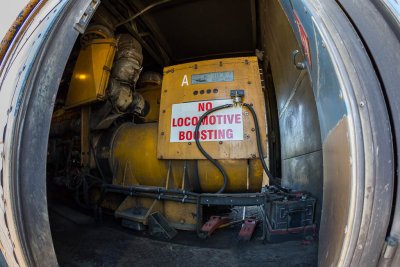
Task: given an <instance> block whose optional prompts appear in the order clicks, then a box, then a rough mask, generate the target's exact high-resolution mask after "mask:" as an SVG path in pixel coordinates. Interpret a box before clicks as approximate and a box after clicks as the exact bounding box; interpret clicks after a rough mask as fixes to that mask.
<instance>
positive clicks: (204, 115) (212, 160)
mask: <svg viewBox="0 0 400 267" xmlns="http://www.w3.org/2000/svg"><path fill="white" fill-rule="evenodd" d="M230 107H233V104H226V105H222V106H218V107H215V108H212V109H210V110H207V111H206V112H205V113H204V114H203V115H202V116H201V117H200V119H199V121H198V122H197V124H196V128H195V130H194V139H195V140H196V145H197V147H198V148H199V150H200V152H201V153H202V154H203V155H204V156H205V157H206V158H207V159H208V160H209V161H211V162H212V163H213V164H214V165H215V166H216V167H217V168H218V169H219V171H220V172H221V173H222V176H223V177H224V184H223V185H222V187H221V188H220V189H219V190H218V191H217V192H216V194H221V193H222V192H224V190H225V187H226V184H227V183H228V177H227V176H226V173H225V171H224V169H223V168H222V166H221V165H220V164H219V163H218V162H217V161H216V160H215V159H213V158H212V157H211V156H210V155H209V154H208V153H207V152H206V151H204V149H203V147H202V146H201V144H200V141H199V128H200V125H201V123H202V121H203V120H204V118H205V117H207V116H208V115H209V114H211V113H213V112H215V111H217V110H221V109H224V108H230Z"/></svg>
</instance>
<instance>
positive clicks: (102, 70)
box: [65, 38, 117, 108]
mask: <svg viewBox="0 0 400 267" xmlns="http://www.w3.org/2000/svg"><path fill="white" fill-rule="evenodd" d="M116 46H117V40H115V39H112V38H110V39H94V40H92V41H90V43H89V44H88V45H87V46H86V47H84V48H82V49H81V51H80V53H79V56H78V60H77V61H76V64H75V68H74V72H73V74H72V78H71V83H70V85H69V89H68V94H67V99H66V103H65V107H66V108H72V107H76V106H79V105H84V104H88V103H91V102H94V101H97V100H103V99H104V97H105V91H106V87H107V84H108V79H109V77H110V71H111V67H112V63H113V60H114V55H115V51H116Z"/></svg>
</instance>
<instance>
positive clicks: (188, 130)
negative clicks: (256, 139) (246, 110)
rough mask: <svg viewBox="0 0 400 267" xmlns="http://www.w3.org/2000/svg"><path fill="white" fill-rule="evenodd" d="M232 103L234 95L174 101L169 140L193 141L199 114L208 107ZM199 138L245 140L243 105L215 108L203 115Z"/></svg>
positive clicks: (202, 139) (206, 139)
mask: <svg viewBox="0 0 400 267" xmlns="http://www.w3.org/2000/svg"><path fill="white" fill-rule="evenodd" d="M225 104H232V99H220V100H209V101H198V102H188V103H181V104H173V105H172V113H171V133H170V142H171V143H174V142H191V141H195V139H194V130H195V128H196V124H197V123H198V121H199V119H200V117H201V116H202V115H203V114H204V113H205V112H206V111H208V110H210V109H212V108H215V107H218V106H222V105H225ZM199 140H200V141H223V140H227V141H234V140H243V118H242V107H241V106H237V107H230V108H225V109H221V110H218V111H215V112H213V113H211V114H210V115H208V116H207V117H205V118H204V120H203V121H202V123H201V126H200V128H199Z"/></svg>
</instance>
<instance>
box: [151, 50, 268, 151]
mask: <svg viewBox="0 0 400 267" xmlns="http://www.w3.org/2000/svg"><path fill="white" fill-rule="evenodd" d="M231 90H244V97H243V102H245V103H248V104H253V108H254V109H255V111H256V114H257V118H258V121H259V126H260V132H261V140H262V143H263V151H264V153H265V154H267V136H266V121H265V104H264V102H265V101H264V93H263V91H262V85H261V79H260V70H259V66H258V61H257V58H256V57H238V58H227V59H217V60H206V61H200V62H192V63H187V64H181V65H175V66H170V67H166V68H164V76H163V82H162V90H161V103H160V116H159V129H158V146H157V156H158V158H159V159H204V156H203V155H202V154H201V152H200V151H199V150H198V148H197V146H196V143H195V135H194V131H195V126H196V124H197V122H198V120H199V118H200V116H201V115H203V114H204V112H206V111H208V110H210V109H212V108H214V107H217V106H221V105H224V104H232V103H233V101H232V98H231V96H230V92H231ZM199 140H200V142H201V144H202V146H203V148H204V149H205V150H206V151H207V153H209V154H210V155H211V156H212V157H213V158H215V159H247V158H256V157H259V155H258V152H257V141H256V132H255V126H254V121H253V118H252V116H251V113H250V111H249V110H247V108H245V107H242V106H241V105H235V106H234V107H231V108H227V109H223V110H219V111H216V112H213V113H211V114H210V115H209V116H207V117H206V118H205V119H204V121H203V123H202V125H201V126H200V129H199ZM264 156H265V155H264Z"/></svg>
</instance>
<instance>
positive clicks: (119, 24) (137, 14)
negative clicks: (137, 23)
mask: <svg viewBox="0 0 400 267" xmlns="http://www.w3.org/2000/svg"><path fill="white" fill-rule="evenodd" d="M167 2H170V0H163V1H160V2H156V3H154V4H151V5H149V6H147V7H145V8H144V9H143V10H142V11H140V12H138V13H136V14H135V15H133V16H132V17H130V18H128V19H126V20H124V21H122V22H121V23H118V24H117V25H116V26H115V27H119V26H121V25H124V24H126V23H128V22H129V21H131V20H134V19H135V18H137V17H139V16H140V15H142V14H143V13H145V12H146V11H148V10H150V9H152V8H153V7H155V6H158V5H161V4H164V3H167Z"/></svg>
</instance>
